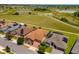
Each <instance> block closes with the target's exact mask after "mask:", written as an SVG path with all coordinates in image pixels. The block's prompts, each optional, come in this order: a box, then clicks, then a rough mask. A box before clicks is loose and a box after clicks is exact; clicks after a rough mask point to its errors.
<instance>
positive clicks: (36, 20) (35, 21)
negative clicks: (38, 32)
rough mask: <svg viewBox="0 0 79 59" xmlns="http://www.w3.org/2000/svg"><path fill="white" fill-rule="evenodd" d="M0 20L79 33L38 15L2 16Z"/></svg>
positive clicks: (77, 30) (74, 29) (78, 30)
mask: <svg viewBox="0 0 79 59" xmlns="http://www.w3.org/2000/svg"><path fill="white" fill-rule="evenodd" d="M0 19H6V21H7V20H9V21H18V22H23V23H26V24H32V25H38V26H41V27H46V28H52V29H53V28H54V29H58V30H64V31H68V32H73V33H79V29H76V28H73V27H71V26H68V25H65V24H63V23H60V22H57V21H55V20H53V19H51V18H48V17H46V16H36V15H0Z"/></svg>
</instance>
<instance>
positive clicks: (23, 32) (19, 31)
mask: <svg viewBox="0 0 79 59" xmlns="http://www.w3.org/2000/svg"><path fill="white" fill-rule="evenodd" d="M31 31H33V29H32V28H29V27H26V26H21V28H19V29H17V30H14V31H12V32H10V34H12V35H15V36H25V35H27V34H28V33H30V32H31Z"/></svg>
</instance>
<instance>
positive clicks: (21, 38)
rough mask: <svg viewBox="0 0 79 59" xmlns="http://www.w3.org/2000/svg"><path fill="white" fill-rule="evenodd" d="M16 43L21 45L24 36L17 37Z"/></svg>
mask: <svg viewBox="0 0 79 59" xmlns="http://www.w3.org/2000/svg"><path fill="white" fill-rule="evenodd" d="M17 44H18V45H23V44H24V38H23V37H19V38H18V40H17Z"/></svg>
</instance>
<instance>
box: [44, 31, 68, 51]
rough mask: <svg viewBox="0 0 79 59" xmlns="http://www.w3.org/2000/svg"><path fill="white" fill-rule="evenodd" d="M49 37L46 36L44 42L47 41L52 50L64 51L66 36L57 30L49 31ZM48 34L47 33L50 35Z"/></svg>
mask: <svg viewBox="0 0 79 59" xmlns="http://www.w3.org/2000/svg"><path fill="white" fill-rule="evenodd" d="M50 34H51V37H49V38H46V39H45V41H44V42H46V43H47V45H48V46H51V47H52V48H53V49H54V50H55V49H56V50H60V51H65V49H66V48H67V44H66V43H67V41H68V39H67V37H65V36H64V35H63V34H61V33H58V32H50ZM50 34H49V35H50Z"/></svg>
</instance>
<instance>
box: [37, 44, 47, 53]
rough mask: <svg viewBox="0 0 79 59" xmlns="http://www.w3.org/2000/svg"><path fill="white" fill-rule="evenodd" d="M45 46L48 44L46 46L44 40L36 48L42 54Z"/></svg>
mask: <svg viewBox="0 0 79 59" xmlns="http://www.w3.org/2000/svg"><path fill="white" fill-rule="evenodd" d="M47 47H48V46H47V44H46V43H44V42H43V43H41V45H40V47H39V50H38V53H40V54H44V53H45V50H46V48H47Z"/></svg>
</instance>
